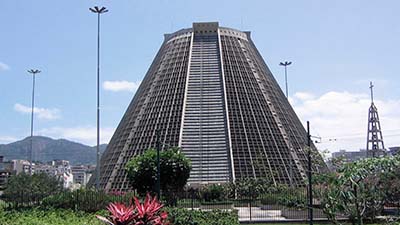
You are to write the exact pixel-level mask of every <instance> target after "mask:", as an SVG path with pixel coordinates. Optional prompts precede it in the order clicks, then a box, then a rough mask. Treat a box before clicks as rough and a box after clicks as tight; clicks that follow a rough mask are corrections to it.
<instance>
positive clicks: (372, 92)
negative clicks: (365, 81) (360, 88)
mask: <svg viewBox="0 0 400 225" xmlns="http://www.w3.org/2000/svg"><path fill="white" fill-rule="evenodd" d="M369 88H370V89H371V102H372V103H374V89H373V88H374V85H373V84H372V81H370V82H369Z"/></svg>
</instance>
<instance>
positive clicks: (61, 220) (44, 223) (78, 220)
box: [0, 209, 103, 225]
mask: <svg viewBox="0 0 400 225" xmlns="http://www.w3.org/2000/svg"><path fill="white" fill-rule="evenodd" d="M21 224H24V225H38V224H40V225H71V224H73V225H75V224H77V225H78V224H82V225H83V224H87V225H89V224H90V225H103V223H100V221H99V220H98V219H97V218H96V217H95V216H94V215H93V214H88V213H84V212H74V211H72V210H64V209H57V210H39V209H29V210H22V211H0V225H21Z"/></svg>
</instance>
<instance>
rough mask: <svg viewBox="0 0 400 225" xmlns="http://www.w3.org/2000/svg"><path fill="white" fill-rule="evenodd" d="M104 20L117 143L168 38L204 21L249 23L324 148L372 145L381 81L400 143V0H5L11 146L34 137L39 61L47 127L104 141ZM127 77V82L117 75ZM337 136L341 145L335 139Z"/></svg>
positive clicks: (108, 120)
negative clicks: (370, 122)
mask: <svg viewBox="0 0 400 225" xmlns="http://www.w3.org/2000/svg"><path fill="white" fill-rule="evenodd" d="M94 5H104V6H106V7H107V8H108V9H109V10H110V12H108V13H107V14H105V15H103V17H102V41H101V46H102V50H101V52H102V57H101V61H102V63H101V70H102V71H101V80H102V86H103V88H102V90H101V106H102V110H101V127H102V133H103V136H102V142H107V141H108V139H109V138H110V136H111V135H112V133H113V130H114V129H115V127H116V126H117V125H118V122H119V120H120V119H121V117H122V115H123V113H124V111H125V109H126V107H127V106H128V104H129V102H130V100H131V99H132V97H133V95H134V91H135V87H137V84H138V83H139V82H140V81H141V79H142V78H143V76H144V74H145V73H146V71H147V69H148V67H149V66H150V64H151V61H152V60H153V57H154V56H155V54H156V51H157V50H158V48H159V47H160V45H161V43H162V40H163V34H164V33H170V32H173V31H176V30H179V29H181V28H186V27H190V26H191V24H192V22H197V21H218V22H219V23H220V25H221V26H226V27H232V28H237V29H241V30H249V31H251V32H252V39H253V41H254V42H255V44H256V46H257V48H258V49H259V51H260V52H261V54H262V56H263V57H264V60H265V61H266V62H267V64H268V65H269V67H270V69H271V70H272V72H273V74H274V75H275V77H276V79H277V80H278V82H279V83H280V85H281V86H282V87H283V85H284V82H283V68H282V67H279V66H278V64H279V62H280V61H283V60H290V61H293V65H292V66H290V67H289V92H290V96H291V98H290V100H291V103H292V105H293V106H294V108H295V110H296V112H297V113H298V115H299V116H300V118H301V119H302V120H303V121H305V120H310V121H311V128H312V130H313V133H314V134H315V135H319V136H321V137H322V143H321V144H320V145H319V148H320V149H329V150H330V151H337V150H339V149H342V148H345V149H348V150H356V149H359V148H364V147H365V137H366V126H367V124H366V122H367V111H368V107H369V101H368V99H369V96H368V94H369V89H368V85H369V81H370V80H372V81H374V82H375V87H376V88H375V91H376V95H375V96H376V99H377V103H376V105H377V106H378V109H379V110H380V111H379V112H380V116H381V120H382V128H383V131H384V134H383V135H384V140H385V142H386V146H387V147H390V146H395V145H400V118H399V117H400V88H399V84H400V76H399V74H400V71H399V70H400V69H399V66H398V60H399V52H400V44H399V37H400V26H399V25H398V21H400V14H399V13H398V12H399V9H400V2H399V1H395V0H393V1H361V0H360V1H357V0H354V1H344V0H343V1H339V0H338V1H311V0H306V1H265V0H259V1H256V0H247V1H245V0H241V1H233V0H229V1H222V0H221V1H217V0H201V1H188V0H186V1H184V0H181V1H173V0H153V1H150V0H147V1H133V0H130V1H128V0H119V1H89V0H87V1H82V0H68V1H53V0H41V1H23V0H2V1H0V8H1V10H2V13H1V14H0V27H1V35H0V110H1V111H0V112H1V116H0V127H1V129H0V143H9V142H12V141H14V140H17V139H20V138H23V137H25V136H28V135H29V126H30V116H29V113H27V112H28V110H29V107H30V100H31V99H30V96H31V82H32V81H31V77H30V76H29V75H28V73H27V72H26V70H27V69H30V68H38V69H40V70H42V73H41V74H39V75H38V77H37V86H36V88H37V93H36V94H37V95H36V104H35V105H36V107H38V110H37V112H38V113H36V115H35V133H36V134H42V135H48V136H51V137H54V138H67V139H71V140H75V141H79V142H82V143H86V144H90V145H93V144H94V143H95V124H96V116H95V115H96V114H95V113H96V111H95V109H96V108H95V106H96V16H95V15H94V14H92V13H90V12H89V10H88V8H89V7H91V6H94ZM116 81H118V82H116ZM332 138H336V139H337V140H336V141H334V142H331V141H329V139H332Z"/></svg>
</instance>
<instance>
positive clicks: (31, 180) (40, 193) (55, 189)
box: [2, 173, 63, 204]
mask: <svg viewBox="0 0 400 225" xmlns="http://www.w3.org/2000/svg"><path fill="white" fill-rule="evenodd" d="M62 190H63V183H62V181H61V180H59V179H58V178H57V177H54V176H49V175H47V174H45V173H39V174H33V175H30V174H27V173H20V174H18V175H15V176H12V177H10V179H9V180H8V183H7V185H6V188H5V189H4V193H3V196H2V198H3V199H4V200H6V201H8V202H13V203H21V204H24V203H28V204H34V203H37V202H38V201H41V200H42V199H43V198H45V197H47V196H49V195H53V194H56V193H59V192H61V191H62Z"/></svg>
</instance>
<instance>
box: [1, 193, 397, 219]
mask: <svg viewBox="0 0 400 225" xmlns="http://www.w3.org/2000/svg"><path fill="white" fill-rule="evenodd" d="M319 191H320V192H317V191H316V193H321V190H319ZM249 193H251V192H249ZM133 196H135V193H131V192H128V193H105V192H99V191H94V190H77V191H72V192H71V191H65V192H61V193H58V194H55V195H52V196H44V195H32V194H30V193H19V194H18V195H15V196H13V198H12V199H10V198H8V199H3V200H0V207H3V208H5V209H21V208H30V207H43V208H48V207H50V208H68V209H73V210H81V211H86V212H96V211H98V210H101V209H105V208H106V206H107V205H108V204H109V203H110V202H123V203H125V204H129V202H130V201H131V199H132V197H133ZM165 197H168V196H165ZM165 197H163V198H162V199H161V200H162V202H163V203H165V204H167V202H169V203H171V202H170V201H168V199H167V198H165ZM176 197H177V198H176V199H174V201H173V204H172V205H171V207H178V208H186V209H189V210H204V211H210V210H215V209H218V210H229V211H234V212H237V214H238V217H239V220H240V221H241V222H256V221H259V222H264V221H276V222H279V221H307V220H308V209H309V207H308V204H307V203H308V194H307V189H306V188H305V187H304V188H296V189H289V190H288V191H284V192H272V193H265V194H254V195H248V196H246V195H238V194H237V195H236V196H218V193H217V194H216V196H212V197H210V196H205V195H204V194H202V193H201V192H200V191H193V190H190V191H185V192H181V193H180V194H179V195H178V196H176ZM399 206H400V202H395V203H393V204H388V205H387V206H386V207H385V209H384V212H383V213H386V214H391V215H399V212H400V211H399ZM338 217H342V218H343V219H345V217H344V216H340V215H338ZM313 220H316V221H317V220H321V221H322V220H327V217H326V216H325V214H324V213H323V210H322V209H321V206H320V198H319V196H318V194H315V198H314V201H313Z"/></svg>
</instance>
